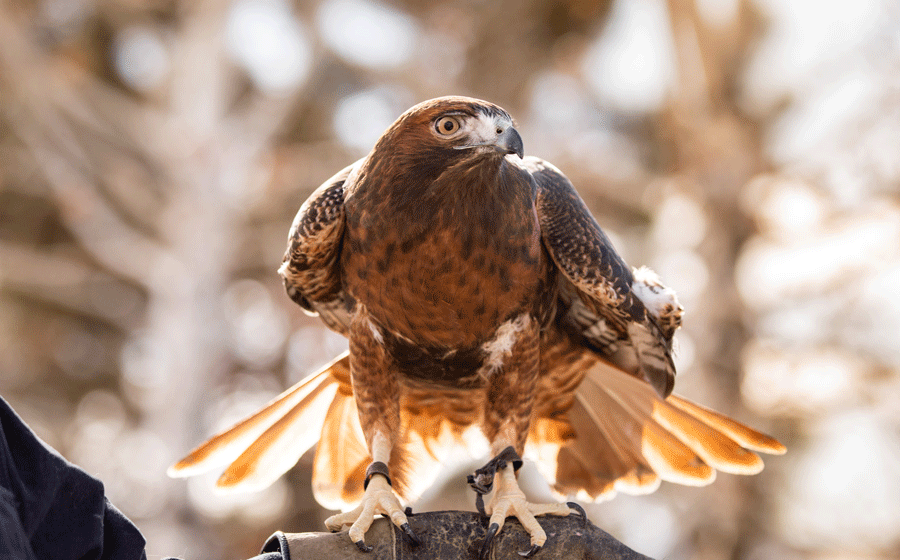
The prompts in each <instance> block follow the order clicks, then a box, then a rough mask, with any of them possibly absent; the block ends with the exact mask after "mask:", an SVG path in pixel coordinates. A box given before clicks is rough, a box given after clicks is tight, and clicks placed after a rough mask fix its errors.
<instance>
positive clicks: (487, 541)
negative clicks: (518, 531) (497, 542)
mask: <svg viewBox="0 0 900 560" xmlns="http://www.w3.org/2000/svg"><path fill="white" fill-rule="evenodd" d="M499 530H500V525H497V524H496V523H491V526H490V527H488V532H487V535H486V536H485V537H484V542H483V543H482V544H481V550H480V551H479V552H478V560H485V558H487V557H488V555H489V554H490V553H491V542H492V541H493V540H494V537H496V536H497V532H498V531H499Z"/></svg>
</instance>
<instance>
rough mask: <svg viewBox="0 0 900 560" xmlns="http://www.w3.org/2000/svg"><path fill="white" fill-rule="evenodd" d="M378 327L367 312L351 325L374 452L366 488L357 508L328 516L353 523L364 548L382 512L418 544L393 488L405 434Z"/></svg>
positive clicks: (358, 386) (333, 524)
mask: <svg viewBox="0 0 900 560" xmlns="http://www.w3.org/2000/svg"><path fill="white" fill-rule="evenodd" d="M377 329H378V327H376V326H375V324H374V323H372V322H371V321H370V320H369V318H368V315H367V314H366V313H365V310H361V311H360V312H359V313H357V314H356V316H355V317H354V319H353V322H352V323H351V325H350V375H351V379H352V382H353V392H354V394H355V395H356V406H357V409H358V411H359V420H360V424H361V425H362V429H363V434H364V435H365V438H366V444H367V445H368V447H369V452H370V454H371V456H372V464H371V465H370V466H369V468H368V470H367V471H366V488H365V492H364V494H363V498H362V502H361V503H360V504H359V505H358V506H357V507H356V508H355V509H353V510H351V511H348V512H345V513H339V514H337V515H333V516H331V517H329V518H328V519H326V520H325V526H326V527H328V528H329V529H330V530H332V531H337V530H340V529H341V528H342V527H344V526H346V525H350V539H351V540H352V541H353V542H354V543H355V544H356V546H357V547H359V549H360V550H362V551H363V552H369V551H371V550H372V547H370V546H368V545H366V543H365V534H366V531H368V530H369V527H370V526H371V525H372V522H373V521H374V519H375V516H376V515H379V514H381V515H384V516H385V517H388V518H390V520H391V521H392V522H393V523H394V524H395V525H397V526H398V527H400V529H402V530H403V532H404V533H406V534H407V536H408V537H409V538H410V540H411V541H412V542H413V543H414V544H417V543H418V538H416V536H415V535H414V534H413V532H412V530H411V529H410V527H409V521H408V520H407V518H406V514H405V513H404V510H403V507H402V506H401V505H400V500H399V499H398V498H397V495H396V494H395V493H394V491H393V489H392V488H391V479H390V471H389V468H388V466H389V465H392V466H393V463H392V462H391V459H392V455H393V453H392V451H393V450H394V447H395V445H396V443H397V441H396V438H397V437H398V435H399V433H400V385H399V382H398V380H397V376H396V373H395V370H394V369H393V368H392V365H393V364H392V361H391V359H390V357H389V356H388V354H387V352H386V351H385V349H384V346H383V345H382V343H381V335H380V333H379V331H378V330H377Z"/></svg>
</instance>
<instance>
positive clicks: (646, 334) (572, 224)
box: [521, 157, 681, 397]
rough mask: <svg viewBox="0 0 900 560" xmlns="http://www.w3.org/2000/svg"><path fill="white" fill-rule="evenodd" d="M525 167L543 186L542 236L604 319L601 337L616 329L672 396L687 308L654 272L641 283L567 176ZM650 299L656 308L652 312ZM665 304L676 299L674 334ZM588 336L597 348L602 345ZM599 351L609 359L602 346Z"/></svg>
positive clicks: (643, 369)
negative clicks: (675, 347)
mask: <svg viewBox="0 0 900 560" xmlns="http://www.w3.org/2000/svg"><path fill="white" fill-rule="evenodd" d="M521 165H522V166H523V168H525V169H526V170H528V171H529V172H530V173H531V176H532V178H533V179H534V181H535V183H536V184H537V199H536V209H537V215H538V220H539V221H540V226H541V237H542V239H543V242H544V247H545V248H546V249H547V252H548V253H549V254H550V256H551V258H552V259H553V262H554V263H555V264H556V267H557V269H558V270H559V273H560V274H561V275H562V276H564V277H565V279H566V280H567V281H568V282H570V283H571V284H572V286H574V287H575V289H576V290H577V292H578V294H577V297H579V298H580V299H581V302H582V303H584V305H585V306H586V307H587V308H588V311H589V312H592V313H593V314H594V315H596V317H597V320H598V321H599V319H602V320H603V323H602V326H601V325H600V324H599V323H597V324H596V327H597V328H598V329H599V331H600V332H601V333H603V332H605V331H607V330H608V329H612V331H613V332H614V333H615V334H616V335H617V338H618V339H619V340H623V341H628V342H630V344H631V346H632V347H633V348H634V351H635V355H636V357H637V361H638V364H637V366H638V369H639V371H640V375H641V376H642V377H643V378H644V379H646V380H647V382H648V383H650V384H651V385H652V386H653V388H654V389H656V391H657V392H658V393H659V394H660V395H661V396H663V397H667V396H668V395H669V394H670V393H671V392H672V388H673V387H674V385H675V366H674V364H673V363H672V358H671V351H672V348H671V342H672V339H671V334H670V333H669V330H671V332H672V333H674V331H675V329H676V328H677V326H678V325H679V324H680V321H681V306H680V305H678V301H677V299H676V298H675V297H674V292H673V291H671V290H668V289H666V288H665V287H664V286H662V284H660V283H659V282H658V278H656V277H655V275H653V274H652V273H650V272H649V269H639V271H638V272H640V276H639V280H640V281H639V282H637V283H635V277H634V275H633V273H632V271H631V269H630V268H629V267H628V265H627V264H625V261H624V260H622V257H620V256H619V254H618V253H617V252H616V250H615V247H613V244H612V242H611V241H610V240H609V238H608V237H607V236H606V234H605V233H604V232H603V230H602V229H601V228H600V225H599V224H598V223H597V220H595V219H594V216H593V215H591V212H590V210H588V208H587V205H585V203H584V201H583V200H582V199H581V197H580V196H579V195H578V192H577V191H576V190H575V187H573V186H572V183H571V182H570V181H569V180H568V179H567V178H566V176H565V175H563V174H562V172H560V171H559V170H558V169H556V168H555V167H553V165H551V164H549V163H547V162H546V161H543V160H541V159H538V158H533V157H531V158H525V159H524V160H523V163H522V164H521ZM645 271H647V272H646V273H645ZM645 299H646V300H647V302H649V303H650V304H651V306H650V309H649V310H648V308H647V307H646V306H645V301H644V300H645ZM663 300H670V301H669V306H671V307H672V309H671V310H670V311H668V312H667V314H666V316H665V317H666V321H667V323H666V325H665V328H666V329H668V330H663V329H662V328H661V327H660V325H659V323H658V321H659V319H660V314H659V311H660V310H661V309H664V307H663V305H664V304H663V303H662V301H663ZM581 311H582V314H583V310H581ZM592 326H593V325H592ZM584 334H585V335H586V339H587V340H588V341H589V343H593V344H594V345H595V346H596V342H598V341H596V340H592V339H591V337H590V336H589V335H588V333H587V332H585V333H584ZM667 334H668V336H667ZM601 342H602V341H601ZM607 344H608V343H607ZM613 344H615V343H613ZM596 350H598V351H599V353H600V354H601V355H607V356H608V355H609V354H608V353H607V351H606V348H603V347H602V346H601V347H598V348H596Z"/></svg>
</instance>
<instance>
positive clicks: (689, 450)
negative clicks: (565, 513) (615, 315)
mask: <svg viewBox="0 0 900 560" xmlns="http://www.w3.org/2000/svg"><path fill="white" fill-rule="evenodd" d="M565 420H566V421H565V422H561V424H562V426H563V427H559V426H557V427H556V428H555V430H549V429H548V427H547V426H548V425H547V420H546V419H542V418H535V419H534V421H533V422H532V429H531V432H530V434H529V435H530V440H531V441H530V443H531V447H530V449H531V450H532V451H535V452H536V453H535V454H534V455H536V462H537V465H538V468H539V470H540V471H541V472H542V473H543V474H544V476H545V477H547V479H548V480H549V481H550V482H551V484H552V486H553V489H554V490H555V492H556V493H557V494H559V495H560V496H561V497H562V496H571V495H576V496H578V497H580V498H581V499H584V500H593V501H601V500H605V499H609V498H611V497H613V496H614V495H615V493H616V491H622V492H625V493H628V494H645V493H649V492H652V491H654V490H655V489H656V488H657V487H658V486H659V482H660V480H666V481H669V482H675V483H678V484H685V485H691V486H702V485H706V484H709V483H711V482H712V481H713V480H715V478H716V471H717V470H720V471H722V472H727V473H734V474H755V473H758V472H759V471H760V470H762V468H763V462H762V459H760V457H759V456H758V455H757V454H756V453H754V451H758V452H762V453H771V454H781V453H784V451H785V448H784V446H783V445H782V444H781V443H779V442H778V441H776V440H775V439H773V438H771V437H769V436H767V435H764V434H761V433H759V432H757V431H755V430H752V429H751V428H748V427H747V426H744V425H743V424H741V423H739V422H737V421H736V420H733V419H731V418H728V417H727V416H724V415H722V414H720V413H718V412H715V411H712V410H709V409H707V408H704V407H701V406H699V405H697V404H694V403H692V402H690V401H688V400H686V399H684V398H683V397H680V396H677V395H671V396H669V398H667V399H666V400H662V399H660V398H659V397H658V396H657V394H656V392H655V391H654V390H653V388H652V387H651V386H650V385H649V384H647V383H646V382H644V381H643V380H640V379H638V378H636V377H634V376H631V375H629V374H627V373H625V372H623V371H621V370H619V369H617V368H615V367H614V366H611V365H609V364H607V363H605V362H604V363H600V364H597V365H596V366H594V367H593V368H591V369H590V370H589V371H588V373H587V374H586V375H585V377H584V379H583V380H582V382H581V385H580V386H579V387H578V389H577V391H576V394H575V400H574V402H573V404H572V408H571V409H570V410H569V411H568V413H567V415H566V418H565ZM566 427H568V428H571V430H572V431H574V434H567V433H566ZM573 436H574V437H573Z"/></svg>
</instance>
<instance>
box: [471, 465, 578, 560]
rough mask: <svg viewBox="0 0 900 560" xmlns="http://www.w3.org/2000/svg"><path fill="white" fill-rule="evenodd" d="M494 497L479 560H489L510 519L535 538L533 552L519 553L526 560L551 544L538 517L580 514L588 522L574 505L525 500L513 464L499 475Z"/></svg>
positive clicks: (532, 542)
mask: <svg viewBox="0 0 900 560" xmlns="http://www.w3.org/2000/svg"><path fill="white" fill-rule="evenodd" d="M494 486H495V489H494V494H493V496H492V497H491V501H490V502H489V503H488V504H487V505H486V507H485V513H487V514H488V515H490V516H491V520H490V523H489V525H488V532H487V538H486V539H485V541H484V544H483V545H482V546H481V552H480V554H479V557H480V558H482V559H484V558H487V556H488V554H489V553H490V549H491V542H492V541H493V540H494V537H495V536H497V533H499V532H500V529H502V528H503V524H504V522H505V521H506V518H507V517H510V516H512V517H515V518H517V519H518V520H519V522H520V523H521V524H522V527H524V528H525V530H526V531H528V534H529V535H530V536H531V548H530V549H529V550H525V551H522V552H519V555H520V556H522V557H524V558H530V557H531V556H534V554H535V553H537V551H539V550H540V549H541V547H542V546H544V543H545V542H546V541H547V533H545V532H544V529H543V528H542V527H541V525H540V523H538V522H537V519H535V516H538V515H560V516H566V515H570V514H573V513H575V514H578V515H580V516H582V517H583V518H584V519H585V520H587V517H586V516H585V513H584V509H582V507H581V506H579V505H578V504H576V503H574V502H569V503H568V504H533V503H530V502H528V501H527V500H526V499H525V494H524V493H523V492H522V490H521V489H519V483H518V481H517V480H516V474H515V469H514V468H513V465H512V464H507V465H506V466H505V467H504V468H502V469H500V470H498V471H497V474H496V476H495V479H494Z"/></svg>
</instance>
